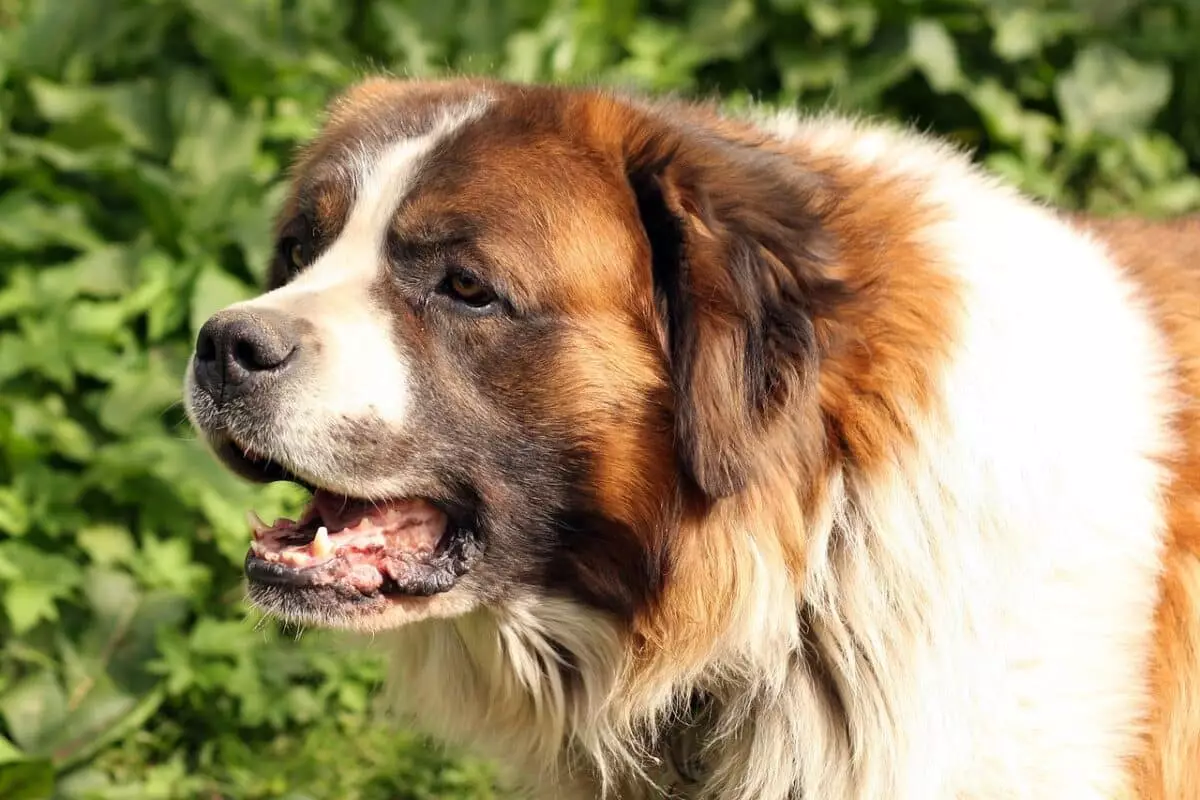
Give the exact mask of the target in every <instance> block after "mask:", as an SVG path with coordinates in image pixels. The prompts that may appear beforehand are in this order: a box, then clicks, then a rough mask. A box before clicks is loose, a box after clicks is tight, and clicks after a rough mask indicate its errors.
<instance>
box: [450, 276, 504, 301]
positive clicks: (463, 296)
mask: <svg viewBox="0 0 1200 800" xmlns="http://www.w3.org/2000/svg"><path fill="white" fill-rule="evenodd" d="M441 290H442V293H443V294H445V295H448V296H450V297H452V298H454V299H455V300H457V301H458V302H460V303H462V304H464V305H467V306H470V307H471V308H487V307H488V306H490V305H491V304H492V303H494V302H496V293H495V292H493V291H492V290H491V289H489V288H488V287H487V286H486V285H485V284H484V283H483V282H482V281H480V280H479V279H478V278H476V277H474V276H473V275H468V274H467V273H465V272H452V273H450V274H449V275H448V276H446V280H444V281H443V282H442V286H441Z"/></svg>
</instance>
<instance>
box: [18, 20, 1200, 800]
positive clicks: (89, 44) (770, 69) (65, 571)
mask: <svg viewBox="0 0 1200 800" xmlns="http://www.w3.org/2000/svg"><path fill="white" fill-rule="evenodd" d="M1197 41H1200V8H1198V7H1197V6H1196V5H1195V4H1193V3H1190V2H1187V0H1174V1H1173V2H1165V1H1162V0H1147V1H1146V2H1140V3H1133V2H1120V1H1117V2H1104V3H1101V2H1091V3H1089V2H1084V0H1076V2H1073V3H1067V2H1050V0H1045V2H1041V3H1029V2H1015V1H1014V2H1004V1H1003V0H945V2H924V1H923V0H878V1H874V2H873V1H872V0H837V2H834V0H719V1H718V0H658V1H657V2H649V1H643V0H608V1H606V0H441V1H440V2H436V3H435V2H427V1H426V0H411V1H410V2H402V1H400V0H364V1H363V2H357V3H347V2H343V0H286V1H285V0H239V1H238V2H229V0H28V1H26V0H0V720H2V723H0V797H4V798H43V797H50V796H53V797H56V798H64V799H66V798H72V799H75V798H78V799H80V800H82V799H83V798H89V799H91V798H95V799H96V800H102V799H107V798H112V799H113V800H116V798H185V797H186V798H191V797H206V798H212V797H228V798H268V797H270V798H291V799H292V800H300V798H314V799H316V800H319V799H320V798H332V797H337V798H347V799H348V800H355V799H356V798H363V800H366V799H367V798H380V799H381V798H433V797H461V798H466V797H472V798H480V797H490V796H493V793H494V790H493V788H491V780H490V778H489V773H488V771H487V770H486V769H485V768H483V767H481V766H480V765H478V764H475V763H474V762H466V761H461V760H452V759H450V758H448V757H442V756H439V755H434V754H433V753H432V751H430V750H428V749H426V747H425V746H424V744H423V743H422V742H421V741H419V740H417V739H415V738H413V737H411V736H409V735H406V734H402V733H397V732H395V731H388V730H386V729H384V728H383V727H381V724H380V722H379V720H378V719H377V715H376V714H375V713H374V712H373V710H372V707H371V703H370V702H369V698H370V697H371V695H372V690H373V689H374V687H375V686H376V685H377V683H378V681H379V680H380V678H381V675H382V671H381V670H382V668H381V665H380V662H379V661H378V660H377V659H376V658H375V657H374V656H364V655H362V654H361V653H359V654H357V655H355V656H353V657H350V658H348V657H347V656H346V655H345V654H344V651H345V650H346V648H345V647H342V646H340V644H341V642H340V640H339V639H338V638H337V637H334V636H332V635H330V634H324V633H322V634H317V633H313V634H309V635H306V636H305V637H303V638H301V639H297V637H293V636H286V635H284V636H280V635H278V633H279V632H278V631H276V630H275V628H274V627H273V626H271V625H269V624H268V625H263V626H261V627H258V628H256V627H255V624H254V620H253V619H252V618H248V614H247V609H246V608H245V607H244V605H243V602H242V590H241V588H240V568H239V566H240V562H241V559H242V557H243V554H244V552H245V547H246V538H247V537H246V529H245V525H244V523H243V518H244V512H245V510H246V509H248V508H254V509H256V510H258V511H259V513H261V514H262V515H263V516H265V517H267V518H272V517H271V515H272V514H276V515H278V514H281V513H283V512H284V511H286V510H289V509H292V510H294V508H295V506H296V504H297V502H298V501H299V500H300V498H298V497H297V495H296V492H295V490H293V489H290V488H288V487H284V486H273V487H270V488H267V489H265V490H263V489H251V488H250V487H247V486H246V485H244V484H242V483H241V482H240V481H238V480H236V479H235V478H233V477H231V476H230V475H228V474H226V473H225V472H224V471H223V470H221V469H220V468H219V467H217V466H216V464H215V463H214V462H213V460H212V459H211V458H209V457H208V456H207V455H206V454H205V453H204V452H203V451H202V448H201V447H200V446H199V445H198V444H197V442H196V441H195V439H194V436H193V435H192V433H191V431H190V430H189V429H188V426H187V425H186V422H185V421H184V419H183V416H182V413H181V410H180V406H179V396H180V385H181V376H182V374H183V371H184V367H185V364H186V361H187V357H188V352H189V348H190V342H191V339H192V337H193V335H194V333H195V331H196V330H197V329H198V327H199V325H200V324H201V322H203V320H204V319H205V318H206V316H207V315H208V314H209V313H211V312H212V311H214V310H216V309H218V308H220V307H222V306H223V305H225V304H227V303H229V302H230V301H232V300H234V299H236V298H239V297H243V296H246V295H247V294H249V293H251V292H252V291H253V288H252V287H253V286H254V285H255V283H256V282H257V281H258V280H259V279H260V278H261V277H262V273H263V269H264V267H265V265H266V259H267V253H268V252H269V248H270V242H269V239H268V231H269V225H270V219H271V215H272V213H273V211H274V209H275V207H276V205H277V202H278V199H279V197H280V186H281V184H280V179H281V170H282V167H283V166H284V165H285V164H286V163H287V160H288V157H289V154H290V153H291V152H292V150H293V149H294V148H295V146H296V145H297V144H298V143H299V142H301V141H303V140H304V138H305V137H306V136H308V135H309V134H310V133H311V132H312V130H313V128H314V125H315V123H316V121H317V119H318V112H319V110H320V109H321V108H322V106H323V104H324V103H325V102H326V100H327V99H328V97H329V96H330V94H331V93H332V92H333V91H335V90H336V89H337V88H339V87H342V86H344V85H346V84H347V83H349V82H350V81H352V80H353V79H354V78H356V77H357V76H359V75H361V74H362V73H364V72H367V71H372V70H384V69H385V70H390V71H393V72H397V73H405V74H411V75H430V74H434V73H439V72H444V71H447V70H452V71H479V72H489V73H494V74H499V75H502V76H506V77H510V78H518V79H553V80H558V81H565V82H580V81H602V82H613V83H621V84H625V85H632V86H637V87H643V88H647V89H653V90H671V91H677V92H682V93H685V94H708V93H713V92H719V93H722V94H723V95H725V96H726V97H727V98H728V100H729V102H730V103H731V104H740V103H745V102H748V101H750V100H763V101H767V102H772V103H778V104H781V105H785V106H801V107H808V108H815V107H820V106H825V105H835V106H839V107H842V108H848V109H855V110H860V111H863V112H868V113H879V114H885V115H889V116H893V117H897V118H901V119H904V120H907V121H911V122H913V123H915V124H917V125H919V126H921V127H923V128H927V129H931V130H936V131H939V132H941V133H944V134H946V135H948V136H951V137H953V138H955V139H957V140H959V141H961V142H962V143H964V144H966V145H968V146H971V147H973V148H976V150H977V152H978V154H979V158H981V159H983V160H984V161H985V162H986V163H987V164H988V165H989V166H990V167H991V168H992V169H994V170H995V171H996V172H998V173H1000V174H1002V175H1004V176H1006V177H1008V178H1009V179H1011V180H1013V181H1015V182H1017V183H1018V184H1019V185H1021V186H1022V187H1023V188H1025V189H1026V190H1028V191H1030V192H1032V193H1034V194H1036V195H1038V196H1040V197H1043V198H1045V199H1046V200H1048V201H1050V202H1053V203H1057V204H1062V205H1066V206H1075V207H1083V208H1090V209H1093V210H1097V211H1102V212H1108V211H1115V210H1118V209H1127V210H1132V211H1136V212H1140V213H1145V214H1155V215H1158V214H1170V213H1175V212H1180V211H1184V210H1187V209H1191V208H1196V207H1200V179H1198V178H1197V177H1196V176H1195V175H1194V174H1192V172H1191V171H1190V170H1193V169H1195V168H1196V166H1197V164H1198V162H1200V49H1197V48H1196V46H1195V43H1196V42H1197ZM356 652H358V651H356Z"/></svg>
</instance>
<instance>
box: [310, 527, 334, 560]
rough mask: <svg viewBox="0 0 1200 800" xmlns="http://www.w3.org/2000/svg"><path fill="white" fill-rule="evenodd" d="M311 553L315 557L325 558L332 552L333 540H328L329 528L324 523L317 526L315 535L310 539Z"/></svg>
mask: <svg viewBox="0 0 1200 800" xmlns="http://www.w3.org/2000/svg"><path fill="white" fill-rule="evenodd" d="M312 550H313V555H314V556H316V557H317V558H325V557H327V556H328V555H329V554H330V553H332V552H333V542H331V541H329V529H328V528H326V527H325V526H324V525H322V526H321V527H319V528H317V535H316V536H314V537H313V541H312Z"/></svg>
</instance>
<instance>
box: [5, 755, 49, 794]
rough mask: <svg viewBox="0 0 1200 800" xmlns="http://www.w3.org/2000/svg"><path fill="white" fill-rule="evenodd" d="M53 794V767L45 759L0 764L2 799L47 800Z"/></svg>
mask: <svg viewBox="0 0 1200 800" xmlns="http://www.w3.org/2000/svg"><path fill="white" fill-rule="evenodd" d="M53 794H54V768H53V767H52V766H51V764H50V762H49V761H47V760H38V761H16V762H10V763H7V764H0V797H3V798H4V800H49V798H50V797H51V796H52V795H53Z"/></svg>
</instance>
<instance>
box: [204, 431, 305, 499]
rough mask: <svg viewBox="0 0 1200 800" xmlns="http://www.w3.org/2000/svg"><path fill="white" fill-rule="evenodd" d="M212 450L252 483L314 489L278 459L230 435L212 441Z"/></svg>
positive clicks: (230, 467) (234, 470) (231, 468)
mask: <svg viewBox="0 0 1200 800" xmlns="http://www.w3.org/2000/svg"><path fill="white" fill-rule="evenodd" d="M212 446H213V450H214V451H215V452H216V454H217V457H218V458H219V459H220V460H221V462H222V463H223V464H225V466H226V467H228V468H229V469H230V470H232V471H233V472H234V473H235V474H237V475H239V476H240V477H242V478H245V479H246V480H248V481H251V482H253V483H279V482H280V481H287V482H289V483H296V484H299V485H300V486H303V487H304V488H306V489H308V490H309V491H315V490H316V487H314V486H313V485H312V484H311V483H309V482H308V481H306V480H304V479H303V478H301V477H300V476H298V475H296V474H295V473H293V472H292V471H291V470H289V469H288V468H287V467H286V466H284V465H283V464H282V463H281V462H280V461H279V460H278V459H274V458H271V457H270V456H269V455H267V454H265V453H261V452H259V451H258V450H256V449H254V448H253V447H248V446H246V445H243V444H241V443H239V442H238V441H237V440H235V439H233V438H232V437H228V436H225V437H221V438H220V439H218V440H216V441H215V442H213V445H212Z"/></svg>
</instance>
